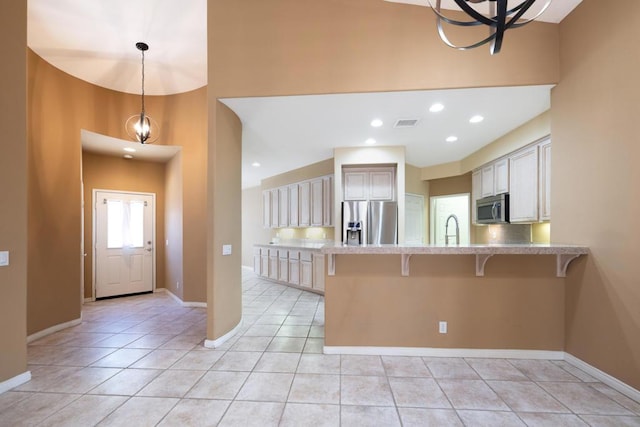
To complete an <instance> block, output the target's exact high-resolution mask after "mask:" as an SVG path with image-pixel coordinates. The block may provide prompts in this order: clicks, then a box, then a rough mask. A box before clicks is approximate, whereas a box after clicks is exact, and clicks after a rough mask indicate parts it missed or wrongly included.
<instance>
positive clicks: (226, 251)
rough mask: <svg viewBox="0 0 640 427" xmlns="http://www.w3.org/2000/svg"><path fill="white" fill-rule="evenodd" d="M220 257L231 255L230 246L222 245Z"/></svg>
mask: <svg viewBox="0 0 640 427" xmlns="http://www.w3.org/2000/svg"><path fill="white" fill-rule="evenodd" d="M222 255H231V245H222Z"/></svg>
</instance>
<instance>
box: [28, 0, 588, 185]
mask: <svg viewBox="0 0 640 427" xmlns="http://www.w3.org/2000/svg"><path fill="white" fill-rule="evenodd" d="M380 1H382V0H380ZM386 1H395V2H399V3H408V4H422V5H426V4H427V3H426V2H427V0H386ZM579 2H580V0H554V1H553V2H552V4H551V7H550V9H549V10H547V12H545V14H544V20H549V21H552V22H559V21H560V20H562V18H563V17H564V16H566V15H567V14H568V13H569V12H570V11H571V10H572V9H573V8H574V7H575V6H576V5H577V4H578V3H579ZM538 3H542V1H539V2H538ZM475 6H478V5H475ZM443 7H451V8H453V9H457V7H456V6H455V5H454V4H453V0H443ZM206 10H207V0H188V1H184V0H181V1H179V0H109V1H104V0H103V1H87V0H29V2H28V45H29V47H30V48H31V49H33V50H34V51H35V52H36V53H37V54H38V55H40V56H41V57H43V58H44V59H45V60H46V61H48V62H49V63H51V64H52V65H54V66H55V67H57V68H59V69H61V70H62V71H64V72H66V73H69V74H71V75H73V76H75V77H78V78H80V79H82V80H85V81H88V82H90V83H93V84H96V85H98V86H102V87H106V88H108V89H113V90H117V91H120V92H126V93H134V94H139V93H140V87H141V80H140V77H141V75H140V72H141V64H140V61H141V56H140V51H138V50H137V49H136V48H135V43H136V42H138V41H144V42H146V43H148V44H149V46H150V49H149V51H147V52H146V54H145V92H146V93H147V94H149V95H167V94H173V93H182V92H185V91H190V90H194V89H197V88H200V87H202V86H205V85H206V84H207V46H206V44H207V30H206V28H207V22H206V19H207V12H206ZM516 31H517V30H516ZM436 100H437V101H440V102H443V103H444V104H445V105H446V109H445V111H443V112H442V113H440V114H439V115H437V116H432V115H430V114H428V113H427V108H428V107H429V105H430V103H431V102H433V101H436ZM224 102H225V103H227V105H229V106H230V107H231V108H232V109H233V110H235V111H236V113H237V114H238V115H239V116H240V118H241V119H242V121H243V124H244V135H243V187H248V186H253V185H258V184H259V182H260V179H262V178H264V177H268V176H272V175H274V174H278V173H281V172H284V171H287V170H290V169H293V168H297V167H301V166H304V165H308V164H310V163H314V162H317V161H320V160H322V159H327V158H330V157H332V155H333V151H332V150H333V147H336V146H354V145H362V144H363V141H364V140H366V139H367V138H370V137H373V138H376V139H377V140H378V144H377V145H378V146H379V145H405V146H407V160H408V162H409V163H411V164H414V165H416V166H428V165H433V164H437V163H442V162H447V161H453V160H459V159H461V158H463V157H465V156H466V155H468V154H469V153H471V152H473V151H475V150H477V149H478V148H480V147H482V146H483V145H484V144H487V143H488V142H490V141H492V140H494V139H495V138H497V137H499V136H501V135H503V134H504V133H506V132H508V131H509V130H511V129H513V128H514V127H516V126H518V125H519V124H521V123H523V122H525V121H527V120H528V119H530V118H532V117H534V116H535V115H537V114H539V113H541V112H542V111H545V110H546V109H548V108H549V87H548V86H545V87H537V88H497V89H470V90H464V91H462V90H458V91H445V92H440V91H439V92H401V93H377V94H351V95H323V96H296V97H285V98H244V99H228V100H225V101H224ZM478 112H480V113H482V114H484V115H485V116H486V118H487V119H486V120H485V122H484V123H482V124H480V125H476V126H475V127H470V126H469V124H468V118H469V117H470V115H471V114H475V113H478ZM374 117H380V118H382V119H383V120H384V121H385V125H384V126H383V127H382V128H380V129H373V128H371V127H370V126H369V122H370V121H371V119H372V118H374ZM411 117H416V118H420V119H421V121H420V122H419V124H418V126H417V127H416V128H415V129H392V128H391V126H392V124H393V123H392V122H393V121H394V120H396V119H398V118H411ZM449 134H456V135H457V136H458V137H459V141H458V142H456V143H453V144H446V143H445V142H444V141H443V140H444V138H445V137H446V136H448V135H449ZM88 139H89V142H87V143H86V144H85V146H86V147H87V148H86V149H90V150H94V151H95V150H102V151H103V152H105V153H106V152H109V153H111V154H112V155H119V156H120V155H122V151H121V149H122V148H123V147H120V145H121V143H122V144H125V142H123V141H120V143H117V144H116V143H114V141H113V138H111V139H109V138H108V137H102V138H101V137H99V136H95V135H93V136H90V137H89V138H88ZM83 141H84V139H83ZM116 141H119V140H116ZM100 144H102V145H103V147H102V148H100V147H99V145H100ZM150 147H151V148H147V147H146V146H144V147H140V148H141V149H142V150H144V152H147V151H149V150H151V151H153V149H154V148H155V147H154V146H150ZM161 157H162V156H161ZM136 158H139V157H136ZM164 160H166V159H164ZM164 160H163V159H161V160H160V161H164ZM254 161H258V162H260V163H261V164H262V166H261V167H260V168H254V167H251V166H250V163H252V162H254Z"/></svg>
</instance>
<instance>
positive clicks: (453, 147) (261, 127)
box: [221, 85, 551, 188]
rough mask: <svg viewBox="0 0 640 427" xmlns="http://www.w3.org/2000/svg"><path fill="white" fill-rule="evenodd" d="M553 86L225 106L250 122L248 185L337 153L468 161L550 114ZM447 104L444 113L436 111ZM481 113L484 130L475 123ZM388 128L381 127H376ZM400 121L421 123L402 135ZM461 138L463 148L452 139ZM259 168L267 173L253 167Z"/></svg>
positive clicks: (245, 138) (244, 101)
mask: <svg viewBox="0 0 640 427" xmlns="http://www.w3.org/2000/svg"><path fill="white" fill-rule="evenodd" d="M550 90H551V86H548V85H547V86H526V87H502V88H482V89H458V90H435V91H412V92H383V93H361V94H344V95H309V96H285V97H265V98H234V99H223V100H221V101H222V102H224V103H225V104H226V105H227V106H229V108H231V109H232V110H233V111H234V112H235V113H236V114H237V115H238V116H239V117H240V119H241V120H242V127H243V132H242V157H243V159H242V186H243V188H247V187H252V186H256V185H259V184H260V180H261V179H263V178H266V177H270V176H273V175H277V174H280V173H283V172H286V171H288V170H291V169H295V168H299V167H302V166H305V165H309V164H312V163H315V162H319V161H321V160H325V159H328V158H331V157H333V149H334V148H335V147H354V146H366V145H367V144H366V143H365V141H366V140H367V139H369V138H374V139H375V140H376V146H384V145H404V146H406V159H407V162H408V163H410V164H412V165H414V166H418V167H424V166H431V165H436V164H440V163H447V162H451V161H457V160H461V159H463V158H464V157H466V156H468V155H469V154H471V153H473V152H474V151H477V150H478V149H480V148H482V147H483V146H485V145H486V144H488V143H490V142H492V141H494V140H495V139H497V138H499V137H500V136H502V135H504V134H505V133H507V132H509V131H511V130H513V129H514V128H516V127H518V126H520V125H521V124H523V123H525V122H527V121H528V120H530V119H532V118H533V117H535V116H537V115H539V114H541V113H543V112H544V111H546V110H548V109H549V107H550ZM436 102H439V103H442V104H443V105H444V106H445V109H444V110H443V111H441V112H440V113H431V112H429V107H430V106H431V105H432V104H433V103H436ZM476 114H481V115H483V116H484V117H485V120H484V121H483V122H482V123H479V124H471V123H469V119H470V118H471V117H472V116H474V115H476ZM376 118H378V119H381V120H382V121H383V122H384V125H383V126H382V127H380V128H373V127H372V126H371V124H370V123H371V121H372V120H373V119H376ZM398 119H419V120H420V121H419V122H418V124H417V126H416V127H414V128H404V129H400V128H394V127H393V125H394V124H395V122H396V121H397V120H398ZM450 135H455V136H457V137H458V141H456V142H452V143H451V142H446V141H445V139H446V138H447V137H448V136H450ZM253 162H259V163H260V165H261V166H260V167H258V168H256V167H252V166H251V164H252V163H253Z"/></svg>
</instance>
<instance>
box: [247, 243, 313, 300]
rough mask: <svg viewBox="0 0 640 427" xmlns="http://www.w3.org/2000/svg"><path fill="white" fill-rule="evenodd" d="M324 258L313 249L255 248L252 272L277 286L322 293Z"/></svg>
mask: <svg viewBox="0 0 640 427" xmlns="http://www.w3.org/2000/svg"><path fill="white" fill-rule="evenodd" d="M324 258H325V257H324V255H323V254H322V253H320V252H319V251H317V250H297V249H294V248H291V249H282V248H279V249H277V248H274V247H255V248H254V249H253V270H254V272H255V273H256V274H258V275H260V276H261V277H264V278H266V279H270V280H274V281H276V282H278V283H282V284H289V285H294V286H297V287H301V288H306V289H308V290H311V291H315V292H322V293H324V273H325V260H324Z"/></svg>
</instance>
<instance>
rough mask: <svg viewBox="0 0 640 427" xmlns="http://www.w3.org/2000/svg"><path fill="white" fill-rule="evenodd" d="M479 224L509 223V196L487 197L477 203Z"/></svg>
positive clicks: (477, 220)
mask: <svg viewBox="0 0 640 427" xmlns="http://www.w3.org/2000/svg"><path fill="white" fill-rule="evenodd" d="M476 222H477V223H478V224H506V223H508V222H509V194H506V193H505V194H499V195H497V196H490V197H485V198H483V199H478V200H477V201H476Z"/></svg>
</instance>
